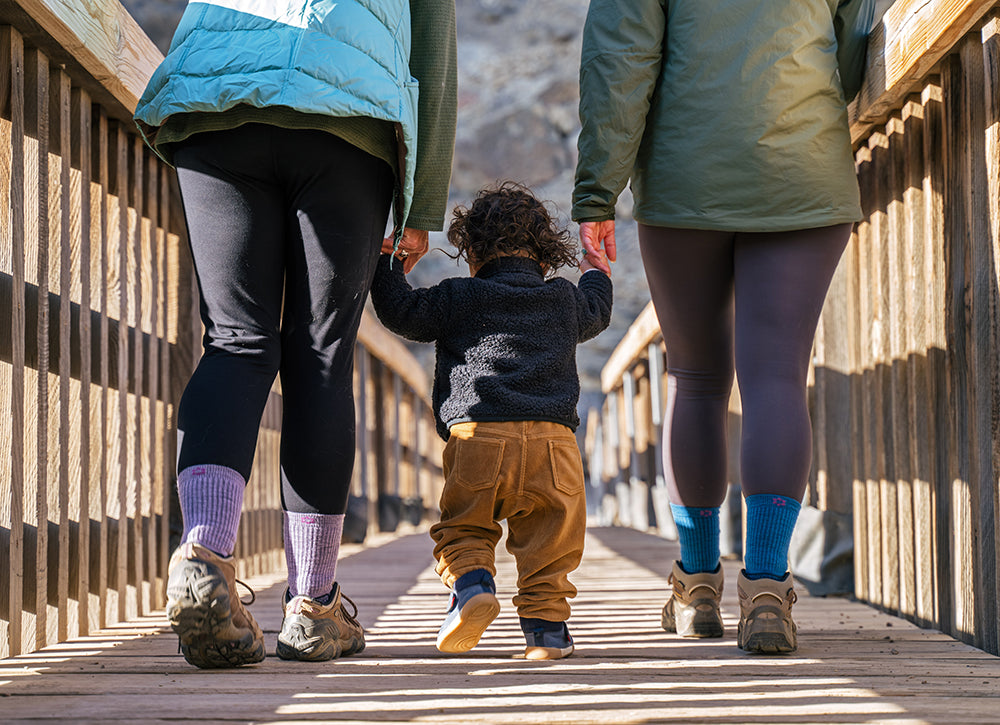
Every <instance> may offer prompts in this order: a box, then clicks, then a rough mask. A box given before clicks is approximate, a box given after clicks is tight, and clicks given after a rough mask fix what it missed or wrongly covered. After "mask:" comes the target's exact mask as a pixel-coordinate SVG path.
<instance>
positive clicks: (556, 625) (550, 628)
mask: <svg viewBox="0 0 1000 725" xmlns="http://www.w3.org/2000/svg"><path fill="white" fill-rule="evenodd" d="M518 620H519V623H520V625H521V631H522V632H524V633H525V634H530V633H531V632H534V631H536V630H539V629H540V630H543V631H545V632H562V631H563V628H564V627H565V626H566V623H565V622H550V621H549V620H547V619H536V618H534V617H518Z"/></svg>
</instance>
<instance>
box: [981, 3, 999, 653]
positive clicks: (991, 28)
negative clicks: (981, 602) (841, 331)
mask: <svg viewBox="0 0 1000 725" xmlns="http://www.w3.org/2000/svg"><path fill="white" fill-rule="evenodd" d="M982 39H983V70H984V72H985V76H986V89H985V90H986V96H985V97H986V108H985V124H986V126H985V128H986V171H987V175H988V190H987V194H986V196H987V199H988V201H989V230H990V234H989V247H990V248H992V255H991V257H992V260H991V261H992V262H993V268H992V269H991V270H989V273H990V275H992V279H991V280H990V282H989V284H990V288H991V289H992V291H993V293H994V294H993V296H992V297H991V299H992V300H993V304H992V306H991V309H990V312H991V317H992V322H993V325H992V328H991V336H992V337H991V347H992V348H993V350H994V355H993V358H992V359H991V361H990V371H991V377H990V383H991V385H990V388H991V390H990V408H991V423H992V425H991V430H990V438H991V440H992V450H991V451H990V462H991V465H992V469H993V481H995V480H996V476H997V472H998V471H1000V430H998V426H1000V410H998V408H1000V390H998V385H1000V373H998V367H997V366H998V362H997V350H998V347H1000V340H998V331H997V327H996V325H997V321H998V319H1000V310H998V309H997V306H996V291H997V290H1000V251H998V250H1000V11H996V10H993V11H991V12H990V14H989V16H988V17H987V20H986V23H985V25H984V26H983V31H982ZM990 489H991V490H992V493H993V511H994V512H995V513H997V514H1000V486H996V485H991V486H990ZM984 534H986V535H989V534H987V532H984ZM992 537H993V541H994V545H997V543H1000V515H997V516H995V517H994V521H993V532H992ZM991 574H992V577H993V583H994V590H995V591H994V592H993V595H992V597H989V596H988V597H987V602H990V601H992V607H989V609H990V610H992V616H993V618H994V621H995V620H996V619H997V618H998V617H1000V604H998V602H1000V557H998V558H997V561H996V562H995V567H994V569H993V571H992V572H991ZM994 653H995V654H997V653H1000V651H996V652H994Z"/></svg>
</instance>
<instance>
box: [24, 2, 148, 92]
mask: <svg viewBox="0 0 1000 725" xmlns="http://www.w3.org/2000/svg"><path fill="white" fill-rule="evenodd" d="M15 2H16V3H17V4H18V5H19V6H20V7H22V8H23V9H24V10H25V11H27V13H28V14H29V15H30V16H31V17H32V18H33V19H34V20H35V21H36V22H38V23H39V24H40V25H41V26H42V27H43V28H44V29H45V30H46V32H48V33H49V34H50V35H51V36H52V38H53V39H54V40H55V42H56V43H58V44H59V46H60V47H62V48H63V49H64V50H65V51H66V52H68V53H69V54H70V55H72V56H73V57H74V58H76V59H77V61H79V62H80V64H81V65H83V67H84V68H85V69H86V70H87V71H88V72H89V73H90V74H91V75H92V76H93V77H94V79H96V80H97V81H98V82H99V83H100V84H101V86H103V87H104V88H105V89H107V90H108V91H110V92H111V93H112V94H113V95H114V97H115V98H116V99H117V100H118V101H119V102H120V103H121V104H122V106H124V107H125V108H126V109H128V110H129V111H132V110H134V109H135V106H136V104H137V103H138V101H139V96H141V95H142V91H143V89H145V87H146V83H147V82H148V81H149V77H150V76H151V75H152V74H153V71H154V70H156V67H157V66H158V65H159V64H160V62H161V61H162V60H163V55H162V54H161V53H160V52H159V50H157V48H156V46H155V45H154V44H153V42H152V41H151V40H150V39H149V38H148V37H147V36H146V34H145V33H143V32H142V30H141V28H139V25H138V24H137V23H136V22H135V20H133V19H132V16H131V15H129V14H128V12H127V11H126V10H125V8H124V7H123V6H122V5H121V3H120V2H118V1H117V0H15Z"/></svg>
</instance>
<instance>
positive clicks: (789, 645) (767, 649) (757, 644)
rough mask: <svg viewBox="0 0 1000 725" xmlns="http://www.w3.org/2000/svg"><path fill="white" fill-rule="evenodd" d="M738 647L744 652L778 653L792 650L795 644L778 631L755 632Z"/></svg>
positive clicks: (795, 647)
mask: <svg viewBox="0 0 1000 725" xmlns="http://www.w3.org/2000/svg"><path fill="white" fill-rule="evenodd" d="M740 649H741V650H743V651H744V652H757V653H759V654H768V655H778V654H788V653H789V652H794V651H795V650H796V649H797V646H796V644H795V643H794V642H790V641H789V640H788V637H786V636H785V635H784V634H782V633H780V632H756V633H754V634H751V635H750V636H749V637H747V641H746V642H744V643H743V644H741V645H740Z"/></svg>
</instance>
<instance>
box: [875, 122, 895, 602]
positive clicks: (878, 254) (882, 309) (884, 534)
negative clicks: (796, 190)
mask: <svg viewBox="0 0 1000 725" xmlns="http://www.w3.org/2000/svg"><path fill="white" fill-rule="evenodd" d="M869 148H870V149H871V152H872V162H871V168H872V173H873V183H874V188H873V190H872V191H873V201H874V204H875V210H874V212H873V213H872V215H871V222H872V223H871V228H872V236H871V249H872V252H871V260H870V264H871V270H870V277H871V286H870V287H869V289H870V294H871V295H872V301H871V308H870V311H871V321H870V330H871V332H870V335H871V337H870V343H869V344H870V345H871V364H872V403H871V405H872V426H871V430H870V433H871V435H872V438H871V442H870V445H871V447H872V464H873V465H872V478H871V479H870V480H871V482H872V484H873V486H872V488H870V489H869V506H871V505H872V503H873V502H874V499H876V498H877V500H878V515H877V516H873V519H872V520H873V522H874V523H876V526H877V527H878V530H879V531H878V533H877V534H875V535H873V536H872V539H871V540H872V542H875V541H876V540H877V541H878V544H879V548H878V549H876V550H875V552H873V554H874V555H876V556H878V565H877V572H878V575H877V578H876V580H875V581H874V582H873V585H874V586H875V587H878V588H879V589H880V590H881V594H880V596H879V600H878V603H879V604H881V605H882V606H884V607H886V608H887V609H888V610H889V611H895V610H896V609H897V608H898V596H897V595H898V591H899V587H898V584H899V573H898V568H897V562H896V559H895V553H896V539H897V533H898V527H897V525H896V482H895V479H894V477H893V476H892V473H891V472H892V447H891V441H892V419H891V414H890V409H891V408H890V406H891V396H890V395H889V373H888V370H887V369H886V360H887V358H888V337H889V329H888V328H889V321H888V310H887V305H888V224H887V221H886V208H887V206H888V199H887V194H888V189H889V172H890V168H891V167H890V164H889V159H888V140H887V138H886V135H885V133H883V132H881V131H878V132H876V133H873V134H872V136H871V138H870V139H869ZM870 512H871V509H870ZM872 513H873V512H872ZM873 533H874V532H873Z"/></svg>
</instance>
